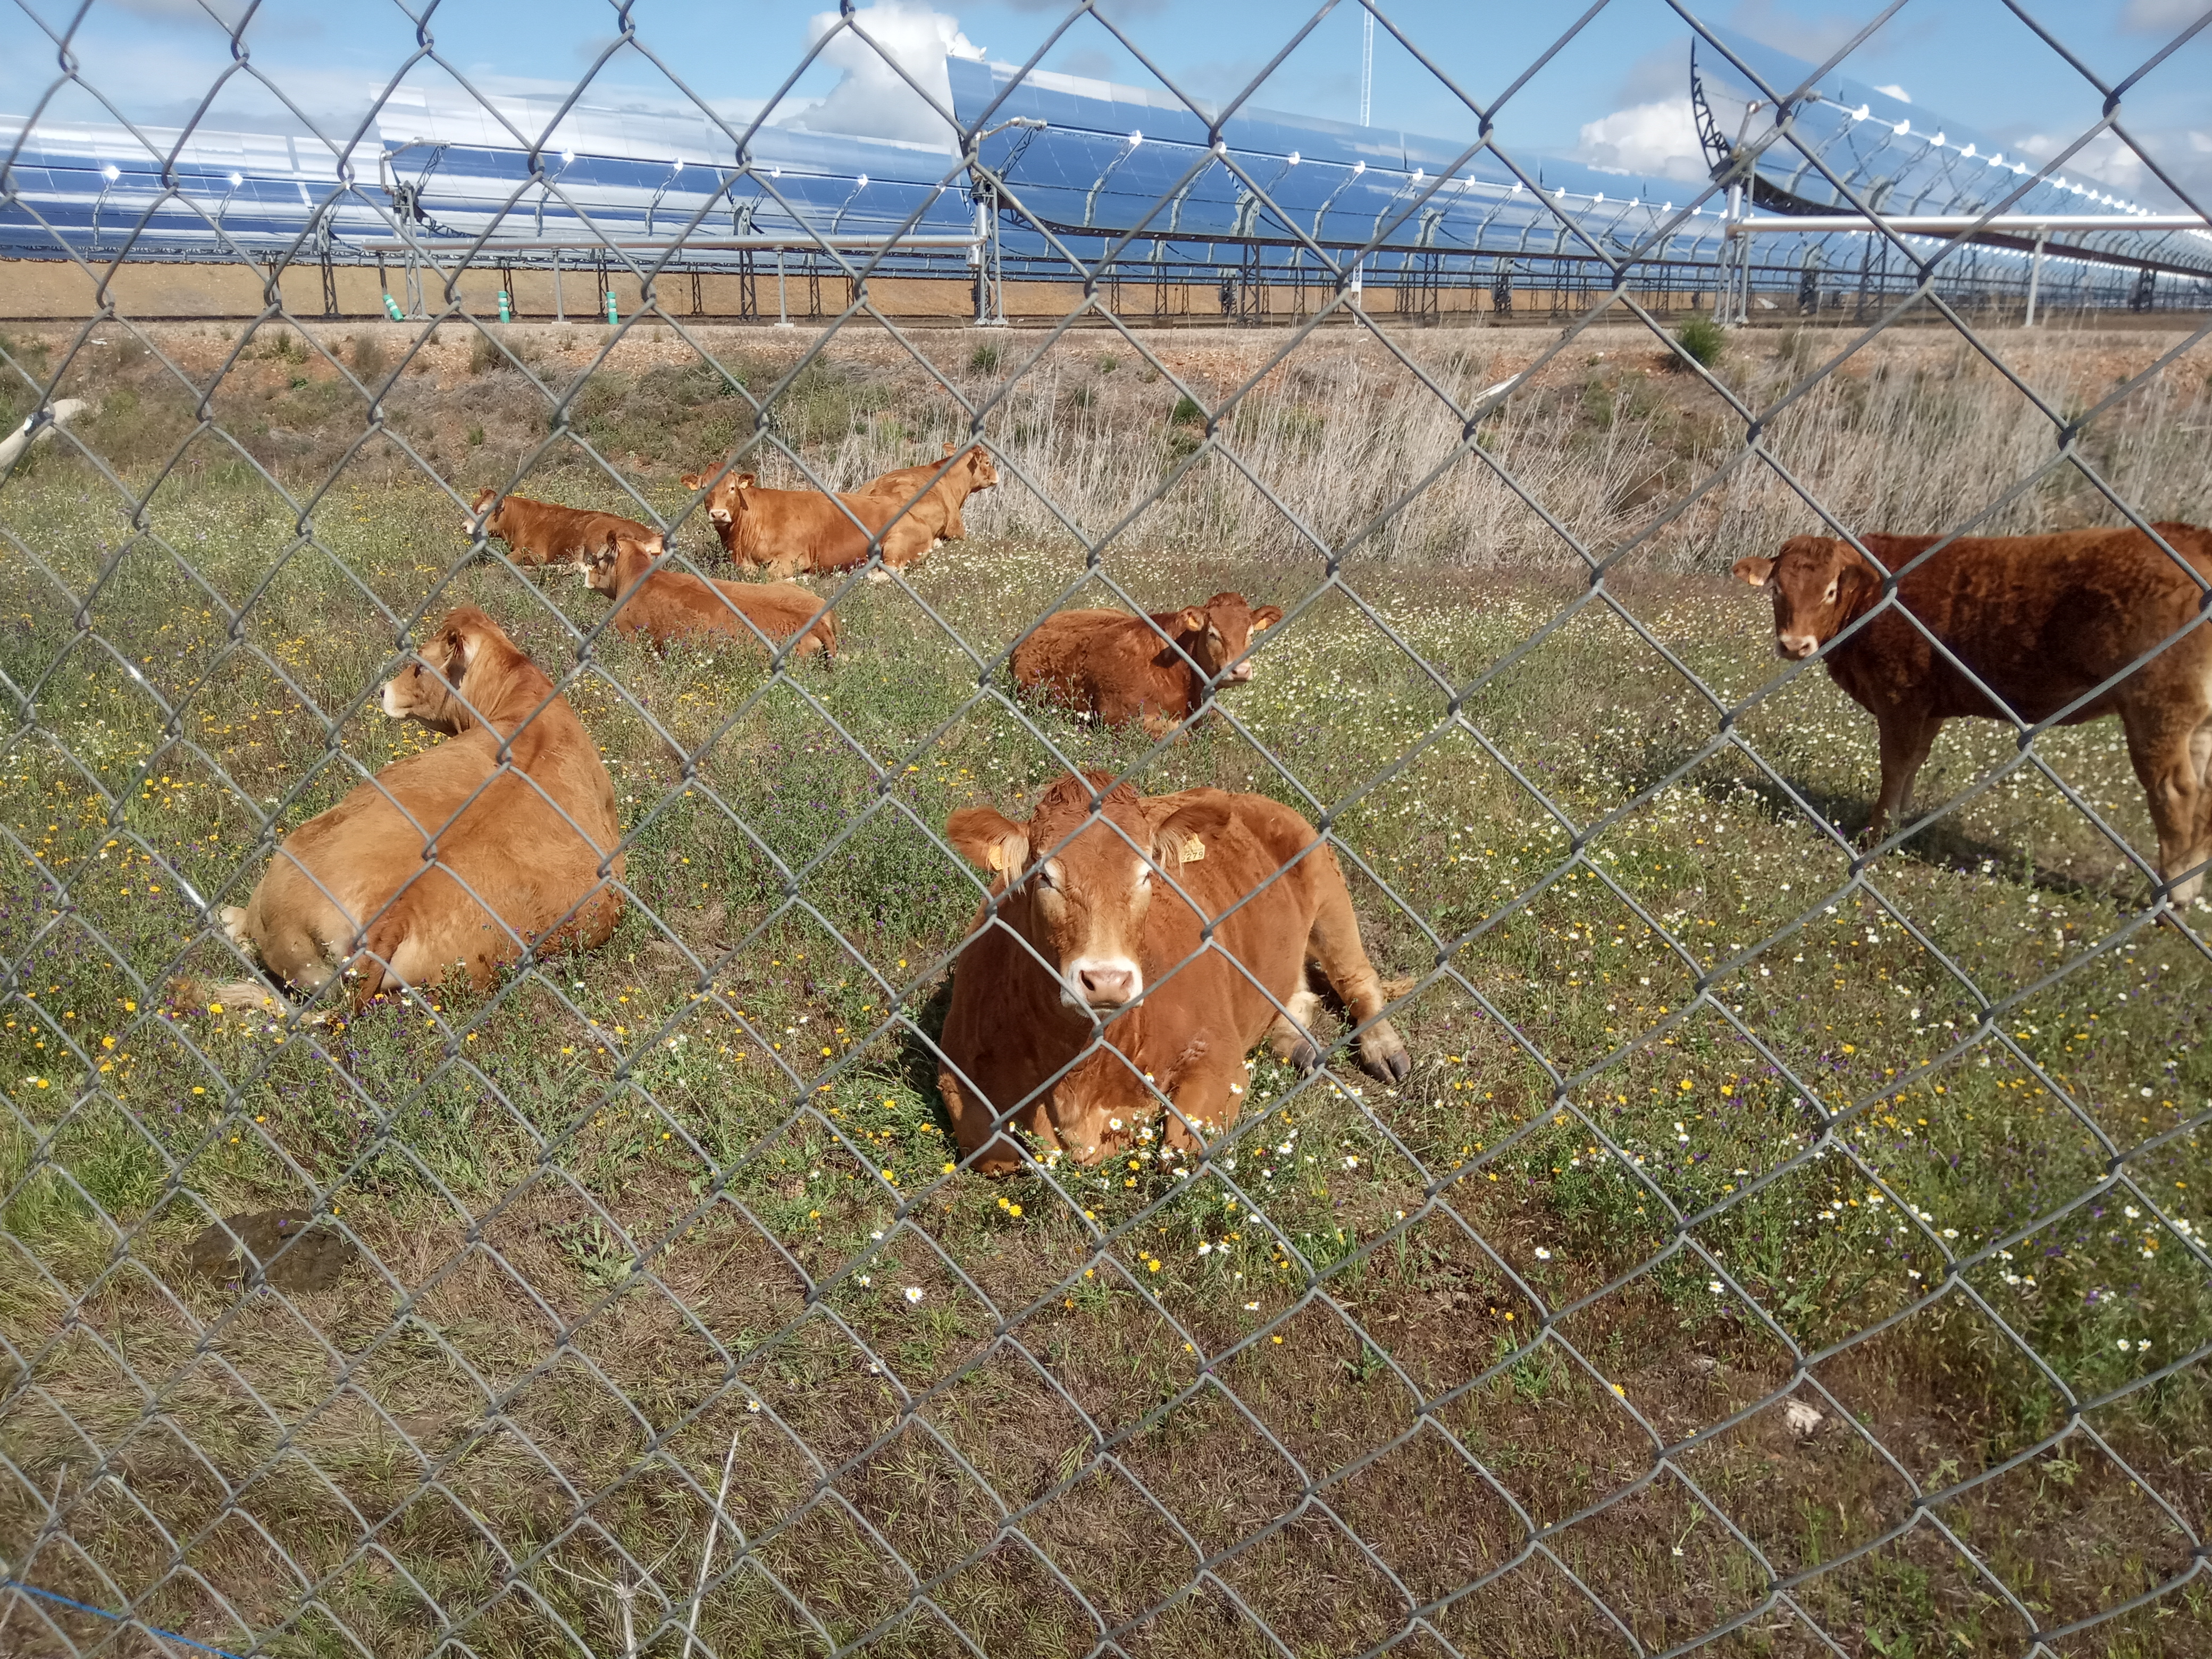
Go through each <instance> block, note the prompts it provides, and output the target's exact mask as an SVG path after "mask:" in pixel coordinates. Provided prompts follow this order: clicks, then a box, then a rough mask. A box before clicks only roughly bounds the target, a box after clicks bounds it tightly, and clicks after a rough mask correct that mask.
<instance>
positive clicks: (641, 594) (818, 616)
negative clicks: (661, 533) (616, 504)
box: [583, 536, 837, 658]
mask: <svg viewBox="0 0 2212 1659" xmlns="http://www.w3.org/2000/svg"><path fill="white" fill-rule="evenodd" d="M662 546H663V544H662V542H661V539H660V538H659V537H657V536H656V537H654V538H653V539H652V540H650V541H643V542H641V541H638V540H637V539H635V538H633V537H629V536H623V537H621V538H618V539H617V541H616V543H615V544H614V546H613V547H611V548H610V549H608V550H605V552H601V553H598V554H595V555H593V556H592V559H591V561H590V562H588V563H586V565H585V566H584V567H583V574H584V580H585V581H586V582H587V583H588V584H590V586H592V588H593V589H594V590H595V591H597V592H601V593H604V594H605V595H606V596H607V597H608V598H609V599H614V600H615V612H614V623H615V632H616V633H617V634H619V635H622V636H623V638H624V639H635V638H636V637H637V636H638V635H644V636H645V637H646V638H647V640H649V641H652V643H653V645H654V646H656V647H665V646H666V645H667V643H668V642H669V641H671V640H675V639H682V638H685V637H690V638H701V637H705V636H710V635H729V636H731V637H732V638H734V639H740V640H743V641H745V642H746V643H747V644H749V645H757V644H758V643H759V642H760V638H761V635H763V634H765V635H768V639H769V643H770V644H771V645H781V644H782V643H783V642H784V641H786V640H787V639H789V638H791V637H792V635H794V634H796V635H801V636H802V637H801V638H800V640H799V647H798V648H797V649H796V650H795V651H793V653H792V654H793V656H797V657H805V656H811V655H814V654H815V653H821V654H823V656H824V657H825V658H827V657H830V656H835V655H836V651H837V624H836V621H835V620H834V619H833V618H832V617H831V616H830V614H829V611H825V610H823V607H822V601H821V600H820V599H817V598H816V597H815V596H814V595H813V594H812V593H811V592H808V591H807V590H806V589H805V588H803V587H801V586H799V585H798V584H797V583H795V582H717V581H709V580H707V579H706V578H705V577H703V576H695V575H693V574H690V572H689V571H685V570H665V569H664V570H655V569H653V561H654V560H655V559H657V558H659V556H660V555H661V550H662ZM617 595H620V597H619V598H617ZM756 629H757V630H758V631H757V632H756V631H755V630H756Z"/></svg>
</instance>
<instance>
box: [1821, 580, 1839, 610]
mask: <svg viewBox="0 0 2212 1659" xmlns="http://www.w3.org/2000/svg"><path fill="white" fill-rule="evenodd" d="M1835 602H1836V585H1835V583H1833V582H1830V583H1829V584H1828V592H1827V597H1826V598H1825V599H1822V600H1821V601H1820V603H1821V604H1822V605H1833V604H1834V603H1835Z"/></svg>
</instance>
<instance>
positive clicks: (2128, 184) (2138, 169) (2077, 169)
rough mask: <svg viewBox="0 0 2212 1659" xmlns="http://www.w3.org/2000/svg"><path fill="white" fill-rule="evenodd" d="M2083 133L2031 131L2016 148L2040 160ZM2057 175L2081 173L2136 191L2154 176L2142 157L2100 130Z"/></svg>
mask: <svg viewBox="0 0 2212 1659" xmlns="http://www.w3.org/2000/svg"><path fill="white" fill-rule="evenodd" d="M2079 136H2080V135H2079V134H2078V133H2067V134H2063V135H2058V136H2054V135H2052V134H2050V133H2045V132H2031V133H2030V134H2028V135H2027V137H2025V138H2022V139H2021V140H2020V141H2019V142H2018V143H2015V145H2014V146H2013V148H2014V149H2017V150H2019V151H2021V154H2023V155H2032V156H2033V157H2034V158H2035V159H2036V160H2037V161H2044V160H2045V159H2046V158H2048V157H2050V156H2053V155H2057V154H2058V152H2059V151H2060V150H2062V149H2065V148H2066V146H2067V145H2069V144H2070V143H2073V142H2074V140H2075V138H2076V137H2079ZM2055 176H2056V177H2058V178H2062V179H2073V178H2075V177H2077V176H2078V177H2081V178H2085V179H2095V180H2096V181H2097V182H2099V183H2100V184H2104V185H2110V186H2112V188H2113V189H2115V190H2124V191H2130V192H2133V191H2139V190H2141V189H2142V187H2143V184H2144V181H2145V180H2146V179H2148V178H2149V177H2150V170H2149V169H2148V168H2147V167H2144V166H2143V164H2142V156H2140V155H2136V153H2135V151H2133V150H2131V149H2129V148H2128V147H2127V146H2126V145H2125V144H2124V143H2121V142H2120V140H2119V139H2118V137H2115V136H2114V135H2112V133H2109V132H2100V133H2099V134H2098V135H2097V136H2096V137H2094V138H2092V139H2091V140H2090V141H2089V142H2088V143H2086V144H2084V145H2082V146H2081V149H2077V150H2075V152H2074V154H2073V155H2069V156H2068V157H2067V158H2066V160H2065V161H2064V162H2063V164H2062V165H2061V166H2060V167H2059V169H2058V172H2057V174H2056V175H2055Z"/></svg>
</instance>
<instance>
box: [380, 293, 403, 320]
mask: <svg viewBox="0 0 2212 1659" xmlns="http://www.w3.org/2000/svg"><path fill="white" fill-rule="evenodd" d="M384 308H385V309H386V311H388V312H390V313H392V321H393V322H395V323H404V322H405V321H406V320H407V313H405V312H404V311H402V310H401V309H400V308H399V301H397V300H395V299H393V298H392V296H391V295H389V294H387V295H385V296H384Z"/></svg>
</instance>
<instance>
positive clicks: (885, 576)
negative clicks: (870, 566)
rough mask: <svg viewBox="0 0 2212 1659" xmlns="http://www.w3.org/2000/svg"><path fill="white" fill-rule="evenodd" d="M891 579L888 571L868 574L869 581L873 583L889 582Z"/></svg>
mask: <svg viewBox="0 0 2212 1659" xmlns="http://www.w3.org/2000/svg"><path fill="white" fill-rule="evenodd" d="M890 579H891V573H890V571H888V570H871V571H870V572H868V580H870V581H872V582H887V581H889V580H890Z"/></svg>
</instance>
